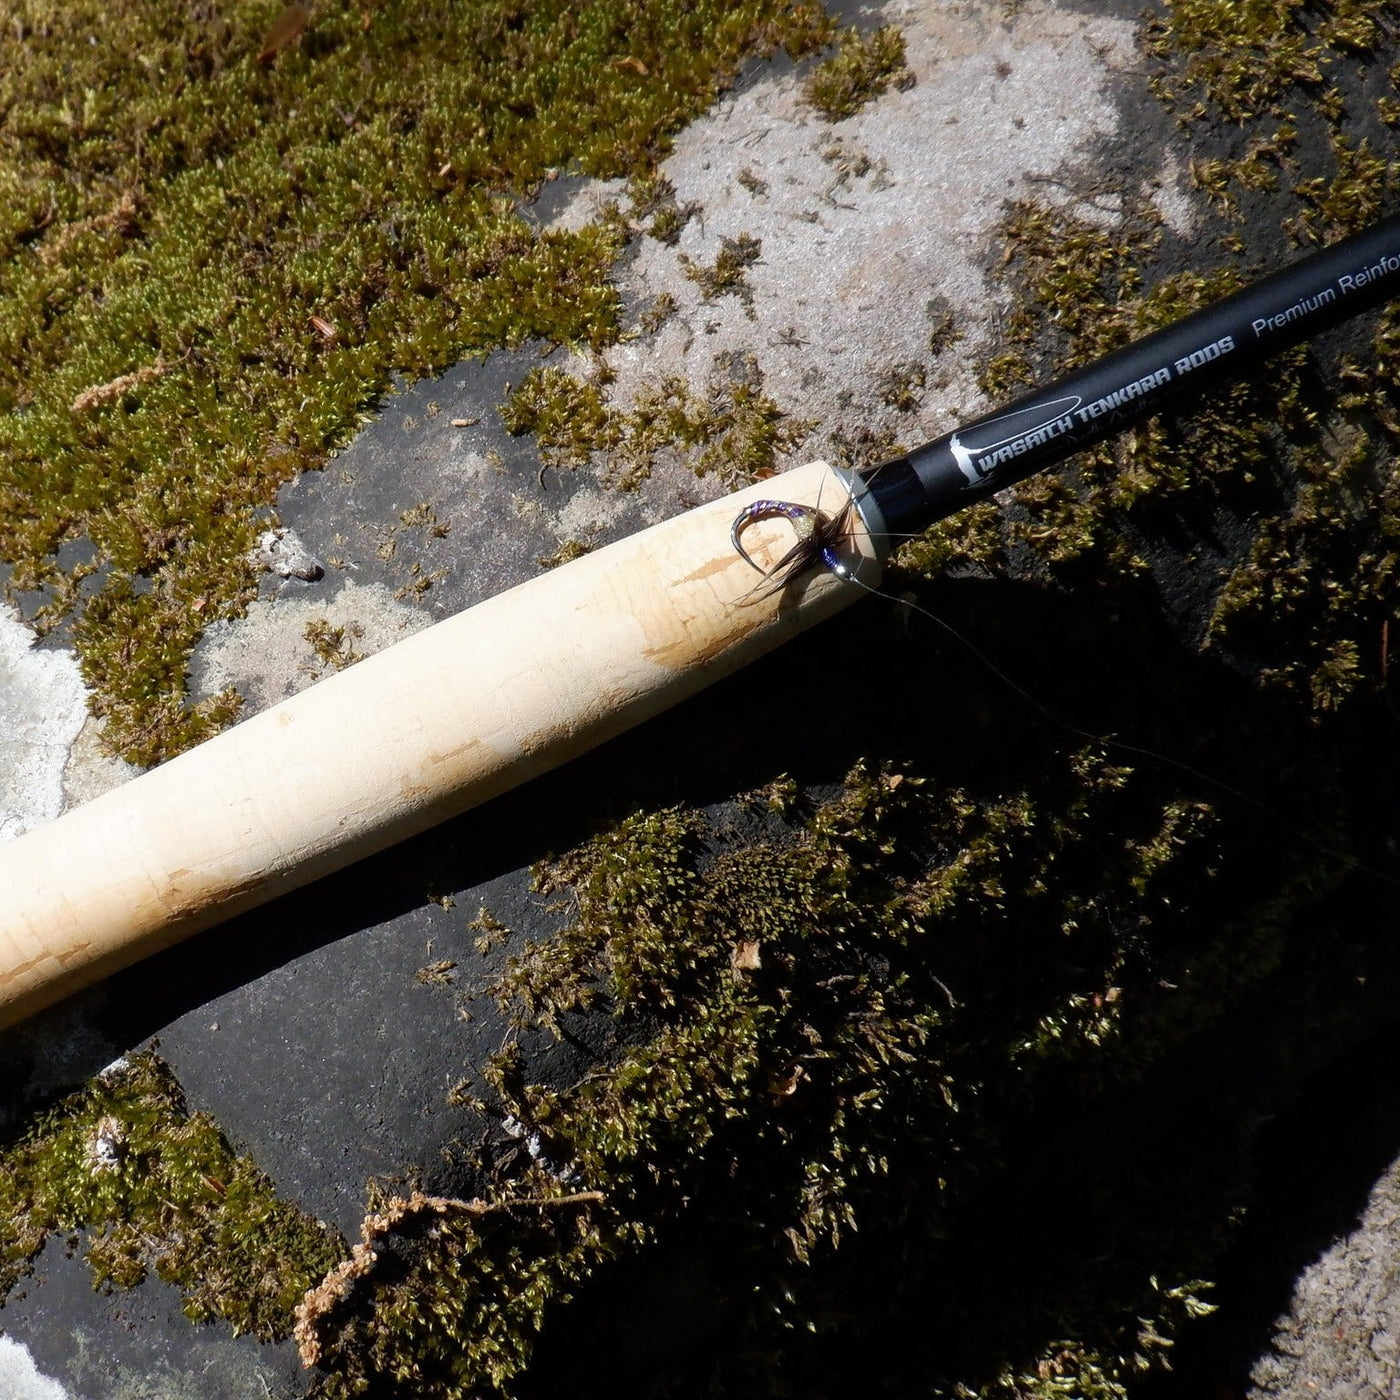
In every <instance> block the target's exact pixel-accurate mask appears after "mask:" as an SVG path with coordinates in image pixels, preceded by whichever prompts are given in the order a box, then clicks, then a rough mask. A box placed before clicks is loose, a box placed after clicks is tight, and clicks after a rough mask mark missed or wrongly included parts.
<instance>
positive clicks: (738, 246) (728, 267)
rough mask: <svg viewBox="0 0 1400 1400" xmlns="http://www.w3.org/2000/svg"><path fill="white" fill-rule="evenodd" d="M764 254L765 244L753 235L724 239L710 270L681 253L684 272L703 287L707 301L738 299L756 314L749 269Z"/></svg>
mask: <svg viewBox="0 0 1400 1400" xmlns="http://www.w3.org/2000/svg"><path fill="white" fill-rule="evenodd" d="M762 255H763V244H762V242H761V241H760V240H759V239H757V238H754V237H752V236H751V235H750V234H747V233H741V234H740V235H739V236H738V237H737V238H721V239H720V241H719V252H718V253H716V254H715V260H714V262H713V263H712V264H711V265H710V266H709V267H706V266H704V264H702V263H697V262H695V261H694V259H692V258H690V257H688V256H687V255H686V254H684V253H682V254H681V271H682V272H684V273H685V275H686V276H687V277H688V278H689V279H690V280H691V281H692V282H694V283H695V285H696V286H698V287H699V288H700V291H701V293H702V294H703V296H704V298H705V300H706V301H718V300H719V298H720V297H724V296H733V297H738V298H739V300H740V301H741V302H743V304H744V306H745V307H746V308H747V309H748V311H749V314H750V315H752V314H753V290H752V288H750V286H749V282H748V277H747V273H748V269H749V268H751V267H752V266H753V265H754V264H755V263H756V262H757V261H758V260H759V258H760V257H762Z"/></svg>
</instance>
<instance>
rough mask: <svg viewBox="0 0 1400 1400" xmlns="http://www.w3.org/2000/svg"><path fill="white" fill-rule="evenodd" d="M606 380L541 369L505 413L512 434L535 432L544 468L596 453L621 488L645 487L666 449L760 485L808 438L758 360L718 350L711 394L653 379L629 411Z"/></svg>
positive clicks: (725, 477)
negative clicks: (612, 397)
mask: <svg viewBox="0 0 1400 1400" xmlns="http://www.w3.org/2000/svg"><path fill="white" fill-rule="evenodd" d="M608 378H609V376H608V373H607V371H606V369H605V368H604V367H598V368H596V369H595V371H594V373H593V375H592V377H591V378H588V379H582V378H579V377H576V376H575V375H573V374H570V373H569V372H568V371H567V370H563V369H558V368H555V367H553V366H541V367H538V368H536V369H533V370H531V371H530V374H529V375H528V376H527V377H526V379H525V380H524V382H523V383H521V384H520V385H519V386H518V387H517V388H515V389H514V390H513V391H512V392H511V394H510V396H509V398H508V399H507V401H506V403H505V404H504V405H503V407H502V409H501V414H502V419H503V421H504V423H505V426H506V428H507V430H508V431H509V432H512V433H531V434H533V435H534V437H535V440H536V443H537V446H538V448H539V452H540V456H541V458H542V459H543V461H544V462H545V463H546V465H549V466H555V467H560V468H564V469H569V468H573V467H577V466H581V465H582V464H583V463H585V462H587V461H588V460H589V459H590V458H592V457H594V456H595V455H596V456H597V457H598V458H600V459H601V460H602V462H603V463H604V477H605V480H606V481H607V482H608V483H609V484H610V485H612V486H614V487H616V488H618V489H621V490H632V489H635V487H637V486H638V485H640V484H641V482H642V481H644V480H645V479H646V478H647V477H648V476H649V475H650V474H651V472H652V470H653V468H654V466H655V464H656V462H657V459H658V458H659V457H660V456H661V455H662V454H668V455H672V456H674V457H678V458H679V459H680V460H682V461H683V462H685V463H686V465H687V466H689V467H690V469H691V470H693V471H694V472H695V473H696V474H697V475H700V476H704V475H714V476H717V477H718V478H719V479H720V480H721V481H723V482H725V483H726V484H728V485H730V486H731V487H737V486H738V485H740V484H741V483H745V482H750V481H758V480H760V479H762V478H763V477H766V476H771V475H772V474H773V472H774V471H775V470H776V467H777V462H778V458H779V457H780V456H782V455H785V454H787V453H790V452H792V451H794V450H795V449H796V448H797V447H798V446H799V445H800V443H801V442H802V441H803V440H804V439H805V438H806V436H807V432H808V425H807V424H805V423H803V422H801V421H800V420H795V419H792V418H790V417H789V416H788V415H786V414H784V413H783V412H782V410H781V409H779V407H778V405H777V403H776V402H775V401H774V399H773V398H772V397H771V396H770V395H769V394H767V393H765V392H764V389H763V379H762V375H761V373H760V372H759V370H758V366H757V364H756V362H755V361H754V359H753V357H752V356H748V355H739V356H734V355H720V356H717V357H716V359H715V363H714V369H713V373H712V374H711V377H710V381H709V383H708V385H707V386H706V389H705V392H704V394H703V395H701V394H698V393H695V392H694V391H693V390H692V389H691V388H690V386H689V385H687V384H686V382H685V381H684V380H683V379H681V378H680V377H679V376H676V375H667V376H665V377H663V378H662V379H660V380H657V381H653V382H651V383H648V384H645V385H644V386H643V387H642V389H641V390H640V391H639V392H638V393H637V395H636V398H635V402H634V403H633V405H632V407H631V408H630V409H619V408H616V407H614V406H613V405H612V404H610V403H609V402H608V400H607V398H606V396H605V393H604V390H605V388H606V384H607V382H608ZM555 562H558V561H555Z"/></svg>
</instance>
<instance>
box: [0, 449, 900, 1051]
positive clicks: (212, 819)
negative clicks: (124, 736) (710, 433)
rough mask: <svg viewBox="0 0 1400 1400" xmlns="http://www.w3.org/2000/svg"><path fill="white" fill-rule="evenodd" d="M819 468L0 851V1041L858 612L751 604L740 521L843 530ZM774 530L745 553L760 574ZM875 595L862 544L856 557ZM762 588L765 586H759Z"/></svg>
mask: <svg viewBox="0 0 1400 1400" xmlns="http://www.w3.org/2000/svg"><path fill="white" fill-rule="evenodd" d="M847 490H848V487H847V485H846V483H845V481H844V480H843V479H842V478H841V477H840V476H838V475H837V473H836V472H834V471H833V470H832V469H831V468H830V467H828V466H827V465H826V464H825V463H823V462H813V463H809V464H808V465H807V466H804V467H799V468H797V469H796V470H794V471H791V472H788V473H786V474H784V475H783V476H781V477H778V478H775V479H774V480H771V481H767V482H764V483H762V485H761V486H758V487H752V488H748V489H746V490H744V491H740V492H737V493H736V494H734V495H733V496H730V497H727V498H725V499H723V500H720V501H715V502H711V503H709V504H707V505H703V506H700V507H698V508H697V509H695V510H692V511H689V512H688V513H686V514H685V515H681V516H678V517H676V518H675V519H673V520H668V521H665V522H663V523H662V524H660V525H656V526H653V527H652V528H651V529H648V530H644V531H642V532H641V533H639V534H636V535H632V536H630V537H629V538H627V539H625V540H621V541H619V542H618V543H616V544H613V545H610V546H608V547H607V548H606V549H602V550H599V551H598V552H596V553H594V554H589V555H585V556H583V557H582V558H580V559H577V560H575V561H573V562H571V563H569V564H566V565H564V566H562V567H561V568H558V569H555V570H553V571H552V572H550V573H547V574H544V575H541V576H540V577H539V578H536V579H532V580H530V581H529V582H527V583H524V584H521V585H520V586H519V587H517V588H513V589H511V590H509V591H508V592H506V593H502V594H500V595H499V596H497V597H495V598H491V599H489V600H488V601H486V602H484V603H481V604H479V605H478V606H476V607H474V608H469V609H467V610H466V611H465V612H462V613H459V614H458V615H457V616H456V617H452V618H449V619H447V620H446V621H444V622H440V623H438V624H437V625H435V626H433V627H430V628H428V629H426V630H425V631H423V632H419V633H417V634H416V635H415V636H413V637H410V638H408V639H407V640H405V641H403V642H400V643H398V644H397V645H396V646H393V647H390V648H388V649H387V650H386V651H383V652H380V653H378V654H377V655H375V656H372V657H370V658H369V659H368V660H366V661H363V662H361V663H360V664H358V665H356V666H353V667H351V668H350V669H348V670H346V671H343V672H341V673H339V674H338V675H335V676H332V677H330V678H328V679H326V680H324V681H321V682H320V683H319V684H317V685H315V686H313V687H311V688H310V689H309V690H306V691H303V692H302V693H301V694H299V695H296V696H293V697H292V698H291V699H289V700H286V701H284V702H282V703H281V704H279V705H276V706H274V707H273V708H272V709H269V710H266V711H264V712H263V713H261V714H259V715H257V716H255V717H253V718H252V719H249V720H247V721H245V722H244V723H242V724H239V725H237V726H236V727H234V728H233V729H230V730H228V731H227V732H226V733H224V734H221V735H219V736H218V737H217V738H215V739H212V740H210V741H209V742H208V743H205V744H202V745H200V747H198V748H197V749H193V750H191V751H190V752H189V753H186V754H183V755H181V756H180V757H179V758H176V759H174V760H172V761H171V762H169V763H167V764H165V765H164V766H163V767H160V768H157V769H154V770H152V771H151V772H149V773H145V774H143V775H142V776H141V777H139V778H136V779H135V780H133V781H132V782H130V783H127V784H126V785H125V786H123V787H120V788H117V789H115V790H114V791H112V792H109V793H106V794H104V795H103V796H102V797H99V798H97V799H95V800H94V801H92V802H90V803H88V804H87V805H86V806H83V807H79V808H76V809H75V810H73V811H71V812H69V813H67V814H65V815H64V816H62V817H60V818H59V819H58V820H57V821H55V822H52V823H50V824H49V825H48V826H46V827H41V828H39V829H38V830H36V831H33V832H30V833H28V834H27V835H25V836H22V837H20V838H19V839H18V840H16V841H13V842H11V843H10V844H8V845H6V846H4V847H0V1026H3V1025H7V1024H11V1023H13V1022H15V1021H18V1020H21V1019H22V1018H23V1017H25V1016H27V1015H29V1014H31V1013H32V1012H34V1011H36V1010H38V1009H39V1008H40V1007H42V1006H45V1005H47V1004H49V1003H51V1002H54V1001H57V1000H58V999H59V998H60V997H62V996H64V995H66V994H67V993H69V992H71V991H74V990H75V989H77V988H78V987H81V986H84V985H85V984H87V983H90V982H93V981H96V980H97V979H98V978H100V977H103V976H105V975H106V974H108V973H110V972H113V971H115V970H116V969H117V968H119V967H124V966H126V965H128V964H130V963H133V962H135V961H137V960H138V959H140V958H142V957H144V956H146V955H147V954H149V953H152V952H155V951H156V950H157V949H160V948H164V947H167V946H169V945H170V944H172V943H175V942H177V941H178V940H180V939H181V938H184V937H186V936H188V935H189V934H192V933H195V932H197V931H199V930H201V929H205V928H208V927H210V926H211V925H213V924H215V923H218V922H219V921H220V920H222V919H225V918H228V917H230V916H231V915H233V914H236V913H239V912H241V911H243V910H245V909H249V908H251V907H253V906H255V905H257V904H260V903H262V902H264V901H266V900H269V899H272V898H273V897H275V896H276V895H279V894H282V893H283V892H285V891H287V890H290V889H294V888H296V887H297V886H299V885H303V884H306V883H308V882H309V881H311V880H314V879H316V878H317V877H319V876H321V875H325V874H327V873H328V872H330V871H332V870H337V869H339V868H341V867H342V866H345V865H348V864H350V863H351V862H352V861H355V860H358V859H359V858H361V857H362V856H365V855H368V854H370V853H371V852H374V851H377V850H382V849H383V848H384V847H386V846H389V845H391V844H393V843H394V842H396V841H399V840H402V839H403V838H404V837H407V836H410V835H412V834H414V833H415V832H418V831H422V830H424V829H425V828H427V827H429V826H431V825H433V824H434V823H436V822H439V821H442V820H443V819H445V818H447V817H449V816H453V815H455V814H457V813H459V812H462V811H465V810H466V809H467V808H469V807H472V806H474V805H476V804H477V803H479V802H483V801H485V800H487V799H488V798H491V797H494V796H496V795H497V794H498V793H501V792H503V791H505V790H506V789H507V788H510V787H513V786H514V785H515V784H517V783H520V782H523V781H525V780H526V779H528V778H531V777H534V776H535V775H537V774H539V773H542V772H544V771H546V770H547V769H549V768H552V767H554V766H555V765H556V764H559V763H561V762H563V761H565V760H566V759H569V758H571V757H573V756H574V755H575V754H578V753H581V752H583V751H584V750H586V749H588V748H590V747H592V746H593V745H595V744H598V743H601V742H602V741H603V740H605V739H608V738H610V737H612V736H613V735H615V734H618V733H620V732H622V731H623V730H625V729H627V728H629V727H630V726H632V725H634V724H636V723H638V722H639V721H641V720H643V719H646V718H648V717H649V716H651V715H654V714H657V713H659V712H660V711H661V710H663V709H665V708H666V707H667V706H669V705H672V704H675V703H676V702H677V701H679V700H681V699H684V698H685V697H687V696H689V695H692V694H694V693H695V692H696V691H698V690H700V689H702V688H703V687H704V686H705V685H707V684H709V683H710V682H711V681H713V680H715V679H717V678H718V677H720V676H722V675H726V674H727V673H729V672H731V671H734V670H736V669H737V668H738V667H740V666H742V665H744V664H745V663H747V662H748V661H751V660H752V659H754V658H755V657H757V656H759V655H761V654H763V653H764V652H767V651H769V650H771V649H772V648H773V647H775V646H777V645H778V644H779V643H780V642H782V641H784V640H786V639H787V638H788V637H791V636H793V635H795V634H796V633H797V632H799V631H802V630H803V629H805V628H806V627H808V626H810V625H811V624H812V623H814V622H817V621H819V620H820V619H822V618H825V617H827V616H829V615H831V614H832V613H834V612H836V611H838V610H839V609H841V608H842V607H844V606H845V605H846V604H847V603H849V602H851V601H852V600H853V599H854V598H856V597H859V596H860V595H861V590H860V588H859V587H858V586H856V585H855V584H853V583H850V582H849V581H844V580H842V579H839V578H836V577H834V576H833V575H831V574H830V573H826V572H820V573H814V574H813V575H811V576H810V577H808V578H806V579H803V580H802V581H801V582H800V583H799V584H797V585H795V586H793V587H791V588H789V589H787V590H785V591H784V592H782V593H780V594H774V595H770V596H768V597H758V596H755V584H756V583H757V582H759V576H758V575H757V574H756V573H755V572H754V571H753V569H752V568H750V567H749V566H748V565H747V564H745V563H744V561H743V560H742V559H740V558H738V557H737V556H736V555H735V553H734V550H733V548H732V546H731V544H730V539H729V531H730V525H731V523H732V522H733V520H734V517H735V515H736V514H737V513H738V512H739V511H740V510H741V509H743V507H744V506H746V505H748V504H750V503H752V502H754V501H756V500H762V499H775V500H781V501H791V502H799V503H803V504H807V505H815V506H819V507H822V508H824V509H825V510H827V511H828V512H830V511H833V510H834V509H835V508H836V506H837V505H838V503H840V502H842V501H844V499H845V496H846V492H847ZM791 543H792V530H791V526H790V525H788V524H787V523H786V522H785V521H783V520H781V519H776V520H769V521H762V522H760V523H758V524H756V525H754V526H753V527H752V528H751V529H750V530H748V531H747V532H746V534H745V537H744V544H745V547H746V548H747V549H749V551H750V553H751V554H752V555H753V556H754V558H755V560H756V562H758V563H761V564H765V565H769V564H771V563H773V562H776V559H777V558H778V557H779V556H781V554H782V553H783V552H784V551H785V550H786V549H787V548H788V547H789V546H790V545H791ZM846 551H847V562H848V564H849V566H850V567H851V568H852V570H853V571H856V572H857V573H858V576H859V577H861V578H863V579H865V580H866V581H867V582H873V581H874V579H875V578H876V577H877V576H878V571H879V561H878V553H877V550H876V548H875V546H874V544H873V543H872V541H871V540H870V538H869V537H868V536H867V535H866V534H865V533H864V531H863V529H862V528H861V527H860V524H859V521H858V520H857V521H854V522H853V531H852V535H851V538H850V540H849V543H848V545H847V546H846ZM760 591H761V590H760Z"/></svg>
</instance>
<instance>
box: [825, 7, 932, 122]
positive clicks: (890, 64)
mask: <svg viewBox="0 0 1400 1400" xmlns="http://www.w3.org/2000/svg"><path fill="white" fill-rule="evenodd" d="M913 83H914V75H913V74H912V73H911V72H910V71H909V69H908V68H906V67H905V64H904V35H903V34H901V33H900V32H899V30H898V29H897V28H896V27H895V26H894V25H892V24H887V25H884V26H882V27H881V28H879V29H875V30H872V31H871V32H870V33H869V34H863V33H861V31H860V30H859V29H856V28H854V27H852V28H850V29H846V30H843V31H842V33H841V38H840V41H839V47H838V50H837V52H836V54H835V55H833V56H832V57H831V58H829V59H827V60H826V61H825V62H824V63H821V64H819V65H818V66H817V68H816V69H815V70H814V71H813V73H812V75H811V77H809V78H808V79H807V81H806V83H805V85H804V87H803V95H804V96H805V97H806V99H807V101H808V102H809V103H810V104H811V105H812V106H813V107H815V108H816V109H817V111H818V112H820V113H821V114H822V116H823V117H825V118H826V120H827V121H829V122H838V121H843V120H844V119H845V118H847V117H852V116H854V115H855V114H856V113H857V112H858V111H860V109H861V108H862V107H864V106H865V105H866V104H867V103H869V102H873V101H874V100H875V98H877V97H879V96H880V94H881V93H884V92H888V91H889V89H890V88H891V87H897V88H908V87H912V86H913Z"/></svg>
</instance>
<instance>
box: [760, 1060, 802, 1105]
mask: <svg viewBox="0 0 1400 1400" xmlns="http://www.w3.org/2000/svg"><path fill="white" fill-rule="evenodd" d="M806 1077H807V1071H806V1070H804V1069H803V1068H802V1066H801V1065H793V1067H792V1069H791V1070H789V1071H788V1073H787V1074H784V1075H776V1074H775V1075H773V1076H771V1077H770V1078H769V1080H768V1092H769V1093H770V1094H772V1095H773V1097H774V1098H775V1099H790V1098H791V1097H792V1096H793V1095H794V1094H795V1093H796V1092H797V1086H798V1085H799V1084H801V1083H802V1081H803V1080H804V1079H806Z"/></svg>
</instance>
